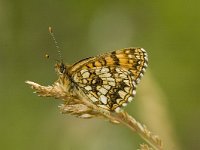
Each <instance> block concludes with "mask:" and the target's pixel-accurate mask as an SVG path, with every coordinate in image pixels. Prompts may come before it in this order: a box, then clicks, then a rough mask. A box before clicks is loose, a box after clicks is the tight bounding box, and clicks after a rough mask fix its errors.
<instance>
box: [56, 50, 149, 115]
mask: <svg viewBox="0 0 200 150" xmlns="http://www.w3.org/2000/svg"><path fill="white" fill-rule="evenodd" d="M147 64H148V56H147V53H146V51H145V50H144V49H143V48H124V49H119V50H115V51H112V52H109V53H105V54H102V55H99V56H95V57H89V58H85V59H82V60H80V61H78V62H77V63H75V64H73V65H66V64H64V63H63V61H61V62H59V63H57V64H56V65H55V69H56V71H57V73H58V75H59V80H58V82H59V83H60V84H61V85H62V86H63V89H64V90H65V92H66V94H67V95H69V97H70V96H74V95H79V97H80V98H81V96H80V95H82V96H83V97H86V98H87V100H88V101H90V102H92V103H93V104H95V105H96V106H98V107H101V108H103V109H106V110H108V111H116V112H119V111H120V110H121V107H122V106H126V105H127V103H128V102H131V101H132V100H133V99H134V97H135V94H136V87H137V84H138V83H139V82H140V79H141V78H142V77H143V75H144V72H145V70H146V68H147ZM80 93H81V94H80Z"/></svg>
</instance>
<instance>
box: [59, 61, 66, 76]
mask: <svg viewBox="0 0 200 150" xmlns="http://www.w3.org/2000/svg"><path fill="white" fill-rule="evenodd" d="M59 69H60V73H62V74H64V73H65V71H66V67H65V65H64V64H63V63H61V64H60V68H59Z"/></svg>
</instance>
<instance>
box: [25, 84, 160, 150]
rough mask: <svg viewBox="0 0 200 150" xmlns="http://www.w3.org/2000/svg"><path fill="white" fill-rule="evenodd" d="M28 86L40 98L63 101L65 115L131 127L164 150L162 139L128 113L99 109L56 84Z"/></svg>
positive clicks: (157, 147) (144, 148)
mask: <svg viewBox="0 0 200 150" xmlns="http://www.w3.org/2000/svg"><path fill="white" fill-rule="evenodd" d="M26 83H27V84H29V85H30V86H31V88H32V89H34V90H35V93H37V94H38V95H39V96H44V97H55V98H57V99H62V100H63V101H64V103H63V104H62V105H60V106H59V108H60V110H61V112H62V113H63V114H71V115H74V116H76V117H80V118H93V117H98V118H104V119H107V120H109V121H111V122H114V123H121V124H124V125H125V126H127V127H129V128H130V129H131V130H132V131H134V132H136V133H138V134H139V135H140V136H141V137H142V139H144V140H145V141H146V142H147V143H148V144H150V145H151V146H152V147H153V148H154V149H156V150H162V149H163V146H162V145H163V144H162V141H161V139H160V138H159V137H158V136H156V135H154V134H153V133H151V132H150V131H149V130H148V129H147V127H146V126H144V125H142V124H141V123H139V122H138V121H136V120H135V119H134V118H133V117H132V116H130V115H129V114H128V113H127V112H125V111H123V112H119V113H116V112H110V111H107V110H105V109H102V108H100V107H97V106H96V105H94V104H93V103H91V102H90V101H88V100H87V99H86V98H83V97H81V98H80V97H78V96H77V97H71V96H70V97H69V96H68V95H66V94H65V91H64V89H63V88H62V86H61V85H60V84H59V83H58V82H55V83H54V84H53V85H52V86H41V85H39V84H37V83H35V82H32V81H26ZM140 149H141V150H151V148H149V147H148V145H145V144H143V145H141V146H140Z"/></svg>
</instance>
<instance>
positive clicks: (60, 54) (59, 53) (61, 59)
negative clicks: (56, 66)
mask: <svg viewBox="0 0 200 150" xmlns="http://www.w3.org/2000/svg"><path fill="white" fill-rule="evenodd" d="M49 33H50V35H51V37H52V38H53V41H54V43H55V46H56V49H57V51H58V55H59V57H60V61H61V62H63V58H62V53H61V50H60V47H59V46H58V42H57V41H56V38H55V36H54V33H53V29H52V27H49Z"/></svg>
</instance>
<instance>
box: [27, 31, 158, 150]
mask: <svg viewBox="0 0 200 150" xmlns="http://www.w3.org/2000/svg"><path fill="white" fill-rule="evenodd" d="M50 33H51V34H52V36H53V38H54V35H53V32H52V29H50ZM54 41H55V38H54ZM56 43H57V42H56ZM60 54H61V53H60ZM147 61H148V59H147V53H146V51H145V50H144V49H143V48H125V49H120V50H116V51H113V52H110V53H106V54H102V55H99V56H96V57H89V58H86V59H83V60H81V61H79V62H77V63H75V64H74V65H65V64H64V63H63V60H60V62H58V63H57V64H56V65H55V69H56V72H57V74H58V76H59V79H58V80H57V81H56V82H55V83H54V84H53V85H51V86H42V85H39V84H37V83H35V82H32V81H26V83H27V84H29V85H30V86H31V88H32V89H34V90H35V93H37V94H38V95H39V96H44V97H54V98H56V99H61V100H63V104H61V105H60V106H59V108H60V111H61V113H63V114H71V115H74V116H76V117H80V118H94V117H98V118H102V119H106V120H109V121H111V122H113V123H121V124H123V125H125V126H127V127H129V128H130V129H131V130H132V131H134V132H136V133H138V134H139V135H140V136H141V137H142V138H143V139H144V140H145V141H146V142H147V143H148V144H150V145H151V146H152V147H153V148H154V149H156V150H162V141H161V140H160V139H159V138H158V136H155V135H154V134H152V133H151V132H150V131H149V130H148V129H147V128H146V126H144V125H142V124H141V123H139V122H138V121H136V119H134V118H133V117H132V116H130V115H129V114H128V113H127V112H125V111H123V109H122V107H123V106H126V105H127V103H128V102H131V101H132V100H133V98H134V96H135V94H136V86H137V84H138V83H139V82H140V79H141V78H142V76H143V74H144V72H145V69H146V68H147ZM143 149H144V148H143Z"/></svg>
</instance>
